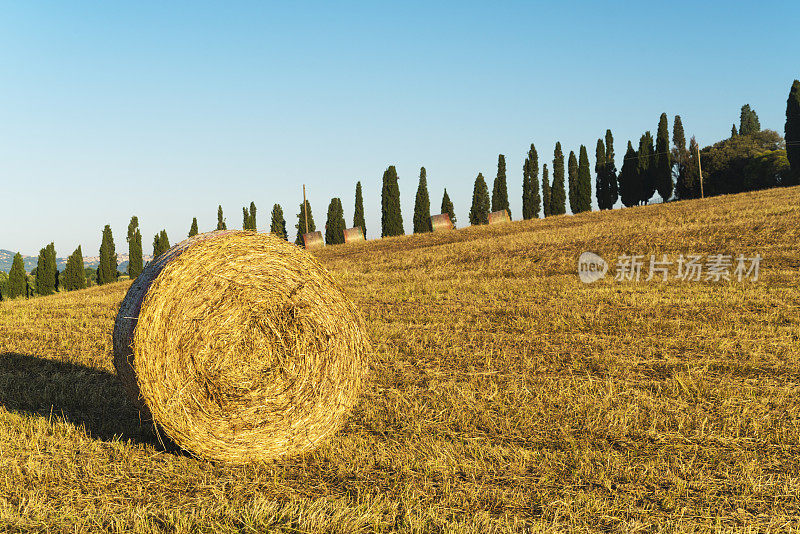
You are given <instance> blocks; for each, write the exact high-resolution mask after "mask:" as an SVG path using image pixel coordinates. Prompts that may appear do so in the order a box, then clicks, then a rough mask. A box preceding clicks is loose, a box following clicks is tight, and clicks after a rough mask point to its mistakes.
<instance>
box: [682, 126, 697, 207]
mask: <svg viewBox="0 0 800 534" xmlns="http://www.w3.org/2000/svg"><path fill="white" fill-rule="evenodd" d="M699 154H700V145H698V144H697V139H695V137H694V136H692V138H691V139H690V140H689V152H688V155H687V158H688V161H689V163H688V164H687V165H686V169H685V172H686V175H685V177H684V182H685V183H684V187H685V188H686V189H685V191H686V198H700V161H699V159H698V158H699V157H700V156H699Z"/></svg>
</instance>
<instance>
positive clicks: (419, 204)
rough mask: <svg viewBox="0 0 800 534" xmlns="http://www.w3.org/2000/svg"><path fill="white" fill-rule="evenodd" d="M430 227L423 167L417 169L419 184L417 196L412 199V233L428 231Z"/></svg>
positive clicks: (429, 206)
mask: <svg viewBox="0 0 800 534" xmlns="http://www.w3.org/2000/svg"><path fill="white" fill-rule="evenodd" d="M432 230H433V229H432V228H431V199H430V197H429V196H428V178H427V173H426V172H425V167H422V168H420V170H419V185H418V186H417V198H416V200H415V201H414V233H415V234H421V233H423V232H430V231H432Z"/></svg>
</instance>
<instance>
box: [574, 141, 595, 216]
mask: <svg viewBox="0 0 800 534" xmlns="http://www.w3.org/2000/svg"><path fill="white" fill-rule="evenodd" d="M575 201H576V203H577V207H578V213H580V212H582V211H591V209H592V173H591V171H590V170H589V154H587V153H586V147H585V146H584V145H581V151H580V156H579V161H578V182H577V184H576V187H575Z"/></svg>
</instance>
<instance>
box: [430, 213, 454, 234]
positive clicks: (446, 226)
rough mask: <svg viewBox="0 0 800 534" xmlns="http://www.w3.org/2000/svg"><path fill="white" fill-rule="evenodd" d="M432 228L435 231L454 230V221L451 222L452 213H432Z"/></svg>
mask: <svg viewBox="0 0 800 534" xmlns="http://www.w3.org/2000/svg"><path fill="white" fill-rule="evenodd" d="M431 229H432V230H433V231H434V232H439V231H440V230H452V229H453V223H452V222H450V215H448V214H447V213H442V214H441V215H432V216H431Z"/></svg>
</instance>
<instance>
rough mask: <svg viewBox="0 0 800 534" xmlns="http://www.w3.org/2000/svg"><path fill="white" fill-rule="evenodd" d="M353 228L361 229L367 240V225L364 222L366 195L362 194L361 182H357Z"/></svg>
mask: <svg viewBox="0 0 800 534" xmlns="http://www.w3.org/2000/svg"><path fill="white" fill-rule="evenodd" d="M353 227H354V228H355V227H359V228H361V231H362V232H364V239H366V238H367V223H366V221H365V220H364V195H363V194H362V192H361V182H360V181H359V182H356V206H355V209H354V210H353Z"/></svg>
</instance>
